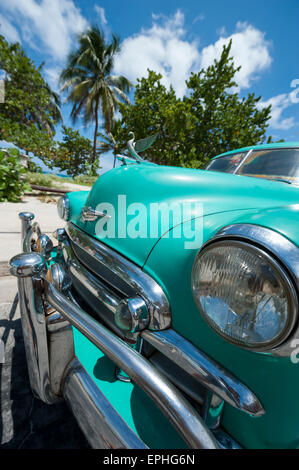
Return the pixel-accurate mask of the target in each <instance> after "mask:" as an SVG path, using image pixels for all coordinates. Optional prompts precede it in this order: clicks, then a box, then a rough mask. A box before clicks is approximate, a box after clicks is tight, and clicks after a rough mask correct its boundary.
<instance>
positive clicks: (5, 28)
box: [0, 14, 20, 42]
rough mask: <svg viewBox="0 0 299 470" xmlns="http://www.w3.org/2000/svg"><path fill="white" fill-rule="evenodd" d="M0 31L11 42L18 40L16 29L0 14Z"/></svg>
mask: <svg viewBox="0 0 299 470" xmlns="http://www.w3.org/2000/svg"><path fill="white" fill-rule="evenodd" d="M0 33H1V34H2V35H3V36H4V37H5V38H6V39H7V40H8V41H11V42H20V36H19V33H18V31H17V29H16V28H15V27H14V26H13V25H12V24H11V23H10V22H9V21H8V20H7V19H6V18H4V16H3V15H1V14H0Z"/></svg>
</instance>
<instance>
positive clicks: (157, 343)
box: [141, 329, 265, 416]
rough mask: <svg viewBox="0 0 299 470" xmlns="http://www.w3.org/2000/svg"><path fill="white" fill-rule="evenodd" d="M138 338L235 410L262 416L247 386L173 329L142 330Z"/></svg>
mask: <svg viewBox="0 0 299 470" xmlns="http://www.w3.org/2000/svg"><path fill="white" fill-rule="evenodd" d="M141 336H142V337H143V339H145V340H146V341H148V342H149V343H150V344H151V345H152V346H154V347H155V348H156V349H157V350H158V351H160V352H161V353H162V354H164V355H165V356H166V357H168V358H169V359H170V360H171V361H173V362H174V363H175V364H177V365H178V366H180V367H181V368H182V369H183V370H184V371H185V372H187V373H188V374H189V375H190V376H191V377H193V378H194V379H196V380H198V382H200V383H201V384H203V385H204V386H205V387H206V388H207V389H208V390H210V391H211V392H213V393H215V394H216V395H218V396H219V397H220V398H222V399H223V400H224V401H225V402H226V403H229V404H230V405H232V406H233V407H234V408H238V409H239V410H242V411H244V412H245V413H248V414H251V415H253V416H261V415H263V414H264V413H265V410H264V408H263V406H262V404H261V403H260V401H259V400H258V398H257V397H256V395H255V394H254V393H253V392H251V390H249V388H248V387H247V386H246V385H244V384H243V383H242V382H241V381H240V380H239V379H237V378H236V377H235V376H234V375H233V374H231V373H230V372H229V371H228V370H226V369H225V368H224V367H222V366H220V365H219V364H217V362H215V361H214V360H213V359H211V358H210V357H209V356H207V355H206V354H205V353H203V352H201V351H200V350H199V349H197V348H196V347H195V346H193V344H191V343H190V342H189V341H187V340H186V339H185V338H183V337H182V336H181V335H179V334H178V333H176V332H175V331H174V330H172V329H168V330H165V331H156V332H149V331H143V332H142V333H141Z"/></svg>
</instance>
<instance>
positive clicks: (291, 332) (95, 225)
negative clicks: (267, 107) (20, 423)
mask: <svg viewBox="0 0 299 470" xmlns="http://www.w3.org/2000/svg"><path fill="white" fill-rule="evenodd" d="M137 144H138V142H136V143H135V142H134V140H133V139H132V140H131V141H130V145H129V149H130V151H131V155H132V158H127V157H125V156H123V157H122V156H120V157H119V160H120V161H121V163H122V164H121V165H120V166H118V167H117V168H114V169H112V170H110V171H108V172H106V173H105V174H103V175H101V176H100V177H99V178H98V180H97V181H96V182H95V184H94V186H93V187H92V189H91V190H90V191H80V192H72V193H68V194H66V195H65V196H63V197H62V198H61V199H60V200H59V202H58V212H59V215H60V217H61V219H62V220H63V225H64V226H63V227H62V228H57V230H56V232H55V233H54V237H55V239H56V240H57V243H54V244H53V242H52V241H51V239H50V238H49V237H47V236H46V235H45V234H43V233H42V232H41V228H40V227H39V224H38V223H37V222H34V215H33V214H32V213H28V212H25V213H21V214H20V219H21V223H22V253H21V254H18V255H16V256H15V257H13V258H12V259H11V261H10V269H11V273H12V274H13V275H15V276H17V278H18V289H19V299H20V307H21V317H22V328H23V336H24V342H25V350H26V358H27V363H28V371H29V377H30V383H31V387H32V390H33V393H34V394H35V395H36V396H37V397H39V398H40V399H41V400H43V401H44V402H46V403H48V404H52V405H54V406H55V403H56V402H58V401H60V400H63V399H64V400H66V402H67V404H68V405H69V407H70V409H71V411H72V413H73V414H74V416H75V417H76V419H77V421H78V424H79V426H80V427H81V429H82V430H83V432H84V433H85V435H86V437H87V439H88V441H89V443H90V445H91V446H92V447H94V448H114V449H115V448H130V449H145V448H153V449H157V448H160V449H161V448H162V449H170V448H201V449H203V448H206V449H216V448H223V449H238V448H247V449H251V448H297V447H298V446H299V424H298V423H299V400H298V388H299V382H298V377H299V373H298V370H299V369H298V368H299V365H298V362H299V360H298V358H299V353H298V351H299V349H298V345H299V330H298V279H299V250H298V243H299V187H298V184H299V143H276V144H265V145H258V146H254V147H248V148H242V149H237V150H234V151H231V152H227V153H225V154H222V155H219V156H217V157H215V158H213V159H212V160H210V163H209V164H208V166H207V168H206V169H205V170H197V169H188V168H178V167H167V166H160V165H154V164H152V163H150V162H148V161H147V162H146V161H143V160H142V159H141V158H140V157H139V154H138V150H140V146H139V147H138V145H137ZM141 147H142V145H141ZM54 245H56V246H54ZM297 353H298V356H297Z"/></svg>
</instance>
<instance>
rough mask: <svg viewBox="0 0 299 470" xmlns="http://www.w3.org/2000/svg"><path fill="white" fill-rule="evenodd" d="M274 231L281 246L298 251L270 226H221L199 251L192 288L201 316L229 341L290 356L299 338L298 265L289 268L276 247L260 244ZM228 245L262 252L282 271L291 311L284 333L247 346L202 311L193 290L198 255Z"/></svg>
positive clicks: (273, 266)
mask: <svg viewBox="0 0 299 470" xmlns="http://www.w3.org/2000/svg"><path fill="white" fill-rule="evenodd" d="M252 228H254V229H255V228H256V229H257V230H256V233H255V235H257V237H256V239H255V237H254V235H253V232H254V231H255V230H252ZM244 231H245V233H250V234H251V236H250V237H248V238H247V237H246V236H244ZM240 233H242V235H241V236H239V237H238V234H240ZM272 234H274V238H275V237H276V239H278V240H279V241H280V244H279V247H281V246H282V245H283V242H285V245H286V246H285V251H286V252H290V247H292V248H293V249H294V250H297V251H296V252H299V250H298V248H297V247H296V246H295V245H293V244H292V243H291V242H289V240H287V239H285V237H283V236H282V235H280V234H278V233H276V232H273V231H272V230H270V229H267V228H264V227H261V226H254V225H251V224H236V225H235V226H234V225H230V226H227V227H224V228H223V229H221V230H220V231H219V232H218V233H217V234H216V235H215V236H214V237H213V238H212V239H210V240H209V241H208V242H206V243H205V244H204V245H203V246H202V248H201V249H200V251H199V252H198V253H197V255H196V257H195V260H194V263H193V267H192V272H191V288H192V293H193V298H194V300H195V303H196V305H197V308H198V310H199V312H200V314H201V316H202V318H203V319H204V320H205V322H206V323H207V324H208V325H209V326H210V327H211V328H212V329H213V331H214V332H215V333H216V334H218V335H219V336H220V337H222V338H224V339H225V340H226V341H228V342H229V343H231V344H234V345H236V346H238V347H240V348H242V349H246V350H250V351H253V352H267V353H272V354H273V355H277V356H288V355H290V353H291V351H292V347H291V345H290V343H291V340H292V339H294V337H296V338H299V328H298V317H299V312H298V289H297V288H296V287H297V286H298V283H297V282H296V280H298V276H297V274H298V273H297V271H296V266H294V268H295V269H294V270H291V271H290V269H289V266H288V264H287V263H284V262H283V261H285V260H283V261H282V260H281V259H280V258H279V257H278V256H277V253H275V251H276V250H270V249H269V246H268V245H267V244H265V245H264V244H263V243H260V241H261V240H262V239H264V237H265V239H266V240H268V242H269V241H270V243H271V236H270V235H272ZM229 244H231V245H234V246H239V247H241V248H242V247H245V248H246V249H248V250H250V251H252V252H255V253H258V254H259V255H261V256H262V257H263V258H264V259H265V261H266V262H267V263H269V264H270V266H272V268H273V269H274V270H275V272H276V273H279V276H280V279H281V280H282V281H283V284H284V286H285V287H286V293H287V297H288V305H289V307H290V308H289V312H290V313H289V316H288V322H287V325H286V326H285V327H284V328H283V330H282V333H281V334H280V335H279V336H277V337H276V338H275V340H269V341H267V342H264V343H263V344H261V345H258V344H256V345H250V346H247V345H246V344H244V343H241V342H239V341H237V340H235V339H234V338H232V337H229V336H228V335H226V334H225V333H223V332H221V331H219V328H216V327H215V326H214V325H213V321H212V320H211V319H210V318H209V317H208V315H207V314H205V313H204V312H203V309H202V306H201V304H200V301H199V299H198V298H197V297H196V295H195V293H194V282H193V279H194V271H195V268H196V265H197V261H198V259H199V257H201V256H202V255H203V254H204V253H206V251H207V250H209V249H211V248H212V247H215V246H220V245H222V246H223V245H225V246H228V245H229ZM298 258H299V253H298ZM291 264H292V263H291ZM295 264H296V263H295Z"/></svg>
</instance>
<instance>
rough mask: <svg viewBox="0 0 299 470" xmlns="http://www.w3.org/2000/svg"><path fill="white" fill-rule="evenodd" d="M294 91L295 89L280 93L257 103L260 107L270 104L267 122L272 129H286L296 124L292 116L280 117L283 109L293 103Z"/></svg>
mask: <svg viewBox="0 0 299 470" xmlns="http://www.w3.org/2000/svg"><path fill="white" fill-rule="evenodd" d="M294 93H295V90H294V91H292V92H290V93H282V94H281V95H277V96H273V97H272V98H270V99H268V100H266V101H262V102H260V103H258V107H259V108H260V109H262V108H264V107H266V106H269V104H271V119H270V122H269V124H270V126H271V127H272V128H273V129H282V130H288V129H290V128H291V127H294V126H295V125H296V122H295V119H294V117H289V118H282V117H281V115H282V113H283V111H284V110H285V109H287V108H288V107H289V106H291V105H292V104H294V100H293V97H294Z"/></svg>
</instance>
